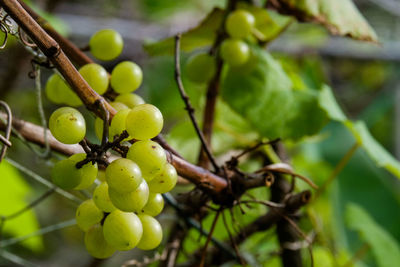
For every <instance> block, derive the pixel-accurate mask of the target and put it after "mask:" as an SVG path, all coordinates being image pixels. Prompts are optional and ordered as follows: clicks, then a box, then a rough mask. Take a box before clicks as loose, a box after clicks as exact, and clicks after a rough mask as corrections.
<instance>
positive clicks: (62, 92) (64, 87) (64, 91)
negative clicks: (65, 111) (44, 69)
mask: <svg viewBox="0 0 400 267" xmlns="http://www.w3.org/2000/svg"><path fill="white" fill-rule="evenodd" d="M45 90H46V96H47V98H48V99H49V100H50V101H52V102H53V103H55V104H67V105H69V106H71V107H78V106H81V105H82V104H83V103H82V101H81V100H80V98H79V97H78V96H77V95H76V93H75V92H74V91H72V89H71V88H70V87H69V85H68V84H67V82H66V81H65V80H64V79H63V78H62V77H61V76H60V75H59V74H57V73H54V74H53V75H52V76H50V78H49V79H48V80H47V83H46V89H45Z"/></svg>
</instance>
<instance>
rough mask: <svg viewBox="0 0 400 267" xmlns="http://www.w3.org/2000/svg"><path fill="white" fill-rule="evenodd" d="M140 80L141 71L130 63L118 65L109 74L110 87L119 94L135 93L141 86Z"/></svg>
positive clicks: (124, 62) (134, 64)
mask: <svg viewBox="0 0 400 267" xmlns="http://www.w3.org/2000/svg"><path fill="white" fill-rule="evenodd" d="M142 80H143V73H142V69H141V68H140V67H139V66H138V65H137V64H136V63H134V62H131V61H123V62H121V63H119V64H118V65H117V66H115V68H114V69H113V71H112V72H111V86H112V88H113V89H114V91H115V92H117V93H119V94H126V93H130V92H133V91H135V90H136V89H138V88H139V86H140V85H141V84H142Z"/></svg>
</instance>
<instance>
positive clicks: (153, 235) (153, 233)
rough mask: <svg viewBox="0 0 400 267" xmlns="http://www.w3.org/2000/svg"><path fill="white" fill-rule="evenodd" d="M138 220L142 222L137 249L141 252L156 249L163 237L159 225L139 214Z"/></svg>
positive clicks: (152, 219)
mask: <svg viewBox="0 0 400 267" xmlns="http://www.w3.org/2000/svg"><path fill="white" fill-rule="evenodd" d="M139 219H140V221H141V222H142V227H143V234H142V238H141V239H140V242H139V244H137V247H138V248H140V249H143V250H150V249H154V248H156V247H158V246H159V245H160V243H161V241H162V236H163V232H162V228H161V225H160V223H159V222H158V221H157V220H156V219H154V218H153V217H151V216H149V215H146V214H140V215H139Z"/></svg>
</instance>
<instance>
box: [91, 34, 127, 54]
mask: <svg viewBox="0 0 400 267" xmlns="http://www.w3.org/2000/svg"><path fill="white" fill-rule="evenodd" d="M89 47H90V52H91V53H92V55H93V56H94V57H95V58H97V59H100V60H104V61H108V60H113V59H115V58H117V57H118V56H119V55H120V54H121V52H122V49H123V48H124V41H123V40H122V37H121V35H120V34H119V33H118V32H116V31H115V30H112V29H103V30H100V31H98V32H96V33H95V34H93V35H92V37H91V38H90V41H89Z"/></svg>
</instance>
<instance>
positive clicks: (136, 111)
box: [126, 104, 164, 140]
mask: <svg viewBox="0 0 400 267" xmlns="http://www.w3.org/2000/svg"><path fill="white" fill-rule="evenodd" d="M163 124H164V119H163V116H162V114H161V111H160V110H159V109H158V108H157V107H155V106H153V105H151V104H142V105H138V106H136V107H134V108H132V110H131V111H130V112H129V114H128V116H127V117H126V130H127V131H128V133H129V135H130V136H132V138H134V139H137V140H146V139H151V138H154V137H156V136H157V135H158V134H159V133H160V132H161V129H162V127H163Z"/></svg>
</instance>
